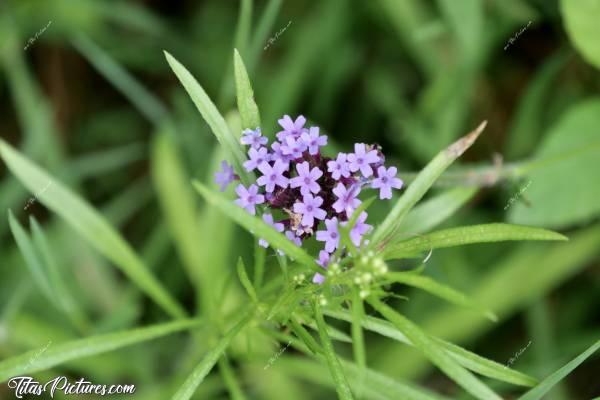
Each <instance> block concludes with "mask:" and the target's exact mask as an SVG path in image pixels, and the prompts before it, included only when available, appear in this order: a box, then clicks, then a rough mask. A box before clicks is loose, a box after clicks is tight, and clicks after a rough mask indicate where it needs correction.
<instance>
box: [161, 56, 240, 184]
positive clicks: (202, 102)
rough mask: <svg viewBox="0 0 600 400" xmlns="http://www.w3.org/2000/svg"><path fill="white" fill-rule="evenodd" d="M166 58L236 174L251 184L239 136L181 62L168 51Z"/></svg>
mask: <svg viewBox="0 0 600 400" xmlns="http://www.w3.org/2000/svg"><path fill="white" fill-rule="evenodd" d="M165 56H166V58H167V62H168V63H169V65H170V66H171V69H172V70H173V72H175V75H177V78H179V81H180V82H181V84H182V85H183V87H184V88H185V90H186V91H187V92H188V94H189V96H190V97H191V98H192V101H193V102H194V104H195V105H196V108H198V111H200V114H202V118H204V120H205V121H206V123H207V124H208V126H210V129H211V130H212V132H213V134H214V135H215V137H216V138H217V140H218V141H219V143H220V144H221V146H223V148H224V149H225V150H226V152H227V154H228V158H229V160H230V161H231V162H233V164H234V166H235V171H236V173H237V174H238V175H239V176H240V178H241V179H242V182H244V184H246V185H248V184H249V183H250V182H251V179H250V176H251V175H249V174H248V173H247V172H246V169H245V168H244V167H243V163H244V161H246V156H245V154H244V152H243V151H242V147H241V144H240V143H239V141H238V139H237V136H235V135H234V134H233V133H232V132H231V131H230V130H229V127H228V126H227V123H226V122H225V119H223V116H222V115H221V114H220V113H219V110H217V107H216V106H215V105H214V103H213V102H212V101H211V100H210V98H209V97H208V95H207V94H206V92H205V91H204V89H203V88H202V86H200V84H199V83H198V82H197V81H196V79H194V77H193V76H192V74H190V72H189V71H188V70H187V69H186V68H185V67H184V66H183V65H181V64H180V63H179V61H177V60H176V59H175V58H174V57H173V56H172V55H171V54H169V53H168V52H166V51H165Z"/></svg>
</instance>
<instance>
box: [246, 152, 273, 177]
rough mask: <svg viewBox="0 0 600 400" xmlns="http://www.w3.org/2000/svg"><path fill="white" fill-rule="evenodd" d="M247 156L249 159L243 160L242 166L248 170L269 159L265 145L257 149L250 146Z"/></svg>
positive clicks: (252, 169)
mask: <svg viewBox="0 0 600 400" xmlns="http://www.w3.org/2000/svg"><path fill="white" fill-rule="evenodd" d="M248 156H250V159H249V160H248V161H245V162H244V168H246V171H248V172H250V171H254V170H255V169H256V168H258V166H259V165H260V164H262V163H264V162H267V161H270V156H269V151H268V150H267V148H266V147H259V148H258V150H257V149H256V148H254V147H250V150H248Z"/></svg>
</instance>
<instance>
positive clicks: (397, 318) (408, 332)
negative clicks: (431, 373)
mask: <svg viewBox="0 0 600 400" xmlns="http://www.w3.org/2000/svg"><path fill="white" fill-rule="evenodd" d="M368 302H369V304H371V305H372V306H373V307H374V308H375V309H376V310H377V311H378V312H379V313H381V315H383V316H384V317H385V318H386V319H388V320H389V321H390V322H391V323H392V324H394V326H396V328H398V329H399V330H400V331H401V332H402V333H403V334H404V335H405V336H406V337H407V338H408V339H409V340H410V341H411V342H412V343H413V344H414V346H415V347H416V348H417V349H419V350H420V351H421V352H423V354H424V355H425V356H426V357H427V358H429V360H430V361H431V362H432V363H433V364H435V365H436V366H437V367H438V368H439V369H441V370H442V371H443V372H444V373H445V374H446V375H447V376H448V377H449V378H451V379H452V380H453V381H454V382H456V383H457V384H459V385H460V386H461V387H462V388H463V389H465V390H466V391H467V392H469V393H470V394H472V395H473V396H475V397H476V398H478V399H481V400H490V399H493V400H502V399H501V398H500V396H498V395H497V394H496V393H494V392H493V391H492V390H491V389H490V388H489V387H488V386H486V385H485V384H484V383H482V382H481V381H480V380H479V379H477V378H476V377H475V376H473V374H471V373H470V372H469V371H468V370H466V369H465V368H463V367H462V366H460V364H458V363H457V362H456V361H455V360H454V359H453V358H451V357H450V356H449V355H448V354H447V353H446V352H445V351H444V349H443V348H442V347H441V346H440V345H439V344H438V343H437V342H435V341H434V340H432V339H431V338H430V337H429V336H428V335H427V334H426V333H425V332H423V331H421V329H420V328H419V327H418V326H417V325H415V324H414V323H413V322H411V321H410V320H408V319H406V318H405V317H404V316H402V315H400V314H399V313H397V312H396V311H394V310H393V309H392V308H390V307H389V306H387V305H386V304H384V303H382V302H381V301H380V300H379V299H376V298H373V297H371V298H369V299H368Z"/></svg>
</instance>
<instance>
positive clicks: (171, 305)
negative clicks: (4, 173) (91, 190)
mask: <svg viewBox="0 0 600 400" xmlns="http://www.w3.org/2000/svg"><path fill="white" fill-rule="evenodd" d="M0 155H1V156H2V158H3V159H4V161H5V162H6V164H7V166H8V168H9V169H10V170H11V171H12V173H13V174H15V175H16V176H17V177H18V178H19V180H20V181H21V183H23V185H24V186H25V187H27V189H29V190H30V191H31V192H32V193H35V194H36V197H37V199H38V200H39V201H40V202H41V203H43V204H44V205H45V206H46V207H48V208H49V209H51V210H52V211H54V212H55V213H57V214H58V215H60V216H61V217H62V218H63V219H65V220H66V221H67V222H68V223H69V224H70V225H71V226H72V227H73V229H75V230H76V231H77V232H79V234H80V235H82V236H83V237H84V238H85V239H86V240H87V241H88V242H89V243H90V244H91V245H92V246H93V247H94V248H96V250H98V251H99V252H100V253H101V254H103V255H104V256H105V257H106V258H108V259H109V260H111V261H112V262H113V263H114V264H115V265H116V266H118V267H119V268H120V269H121V270H122V271H123V272H124V273H125V275H127V276H128V277H129V278H130V279H131V281H132V282H134V283H135V284H137V285H138V286H139V287H140V288H141V289H142V290H143V291H144V292H145V293H146V294H147V295H148V296H149V297H150V298H152V299H153V300H154V301H155V302H156V303H157V304H158V305H160V306H161V307H163V309H164V310H165V311H166V312H167V313H169V314H170V315H171V316H174V317H183V316H185V311H184V310H183V309H182V308H181V306H180V305H179V304H178V303H177V302H176V301H175V300H174V299H173V298H172V297H171V295H170V294H169V293H168V292H167V291H166V289H165V288H164V287H163V286H162V285H161V284H160V282H159V281H158V280H157V279H156V278H155V277H154V276H153V275H152V274H150V272H149V271H148V269H147V268H146V266H145V265H144V263H143V262H142V260H141V259H140V258H139V256H138V255H137V254H136V253H135V252H134V251H133V249H132V248H131V246H130V245H129V244H128V243H127V242H126V241H125V240H124V239H123V237H122V236H121V235H120V234H119V233H118V232H117V231H116V230H115V229H114V228H113V227H112V226H111V225H110V224H109V223H108V222H107V221H106V219H105V218H104V217H102V216H101V215H100V214H99V213H98V212H97V211H96V210H94V209H93V208H92V207H91V206H90V205H89V204H88V203H86V202H85V201H84V200H83V199H81V198H80V197H79V196H77V195H76V194H75V193H73V192H72V191H71V190H70V189H68V188H67V187H66V186H64V185H63V184H62V183H60V182H59V181H58V180H56V179H55V178H54V177H52V176H50V175H48V173H46V172H45V171H44V170H42V169H41V168H40V167H38V166H37V165H35V164H33V163H32V162H31V161H29V160H28V159H27V158H25V157H23V156H22V155H21V153H19V151H17V150H15V149H14V148H13V147H12V146H10V145H9V144H7V143H6V142H4V141H3V140H1V139H0ZM49 183H51V184H49ZM42 189H44V190H42Z"/></svg>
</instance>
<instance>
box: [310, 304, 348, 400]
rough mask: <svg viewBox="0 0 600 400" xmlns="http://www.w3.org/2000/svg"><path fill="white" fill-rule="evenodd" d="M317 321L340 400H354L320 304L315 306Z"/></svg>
mask: <svg viewBox="0 0 600 400" xmlns="http://www.w3.org/2000/svg"><path fill="white" fill-rule="evenodd" d="M315 319H316V321H317V327H318V328H319V336H320V338H321V344H322V345H323V350H324V352H325V359H326V360H327V365H328V366H329V372H330V373H331V376H332V377H333V381H334V382H335V391H336V392H337V394H338V397H339V398H340V400H352V399H353V396H352V392H351V391H350V386H349V385H348V380H347V379H346V376H345V375H344V371H343V370H342V365H341V364H340V361H339V360H338V359H337V356H336V355H335V350H334V348H333V344H332V343H331V339H330V338H329V335H328V334H327V325H326V324H325V319H323V314H322V313H321V306H320V305H319V303H316V304H315Z"/></svg>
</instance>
